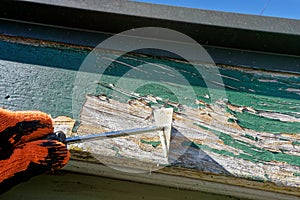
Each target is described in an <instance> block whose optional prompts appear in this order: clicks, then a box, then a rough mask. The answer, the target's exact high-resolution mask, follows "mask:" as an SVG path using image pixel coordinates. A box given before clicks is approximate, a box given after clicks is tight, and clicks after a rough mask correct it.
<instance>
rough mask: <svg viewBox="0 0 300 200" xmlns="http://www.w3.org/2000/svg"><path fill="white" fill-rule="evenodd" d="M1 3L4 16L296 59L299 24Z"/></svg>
mask: <svg viewBox="0 0 300 200" xmlns="http://www.w3.org/2000/svg"><path fill="white" fill-rule="evenodd" d="M1 4H2V5H1V6H0V17H2V18H9V19H16V20H24V21H30V22H35V23H42V24H48V25H56V26H62V27H72V28H77V29H84V30H93V31H102V32H109V33H119V32H121V31H125V30H129V29H132V28H138V27H145V26H158V27H165V28H170V29H173V30H177V31H180V32H182V33H185V34H187V35H189V36H190V37H192V38H194V39H195V40H197V41H198V42H199V43H200V44H202V45H211V46H220V47H225V48H235V49H244V50H252V51H263V52H271V53H280V54H292V55H300V49H299V46H300V40H299V38H300V21H298V20H291V19H281V18H271V17H259V16H252V15H241V14H233V13H224V12H216V11H206V10H197V9H189V8H179V7H172V6H163V5H153V4H146V3H137V2H128V1H124V0H118V1H108V0H101V1H97V0H88V1H80V0H71V1H58V0H56V1H50V0H30V1H5V3H3V2H2V3H1ZM20 11H21V12H20ZM168 39H170V38H168ZM171 39H172V38H171Z"/></svg>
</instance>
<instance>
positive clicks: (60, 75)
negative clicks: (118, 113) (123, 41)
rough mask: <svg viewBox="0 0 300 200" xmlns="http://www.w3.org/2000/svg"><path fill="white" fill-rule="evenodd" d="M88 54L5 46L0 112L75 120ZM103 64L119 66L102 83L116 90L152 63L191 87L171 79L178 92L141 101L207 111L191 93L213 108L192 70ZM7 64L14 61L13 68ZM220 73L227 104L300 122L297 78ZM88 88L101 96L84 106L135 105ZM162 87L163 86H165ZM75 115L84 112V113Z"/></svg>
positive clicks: (0, 46)
mask: <svg viewBox="0 0 300 200" xmlns="http://www.w3.org/2000/svg"><path fill="white" fill-rule="evenodd" d="M88 54H89V51H88V50H82V49H77V48H69V47H58V46H48V47H42V46H38V45H26V44H20V43H13V42H7V41H0V59H1V60H2V61H3V62H1V63H0V70H1V72H2V73H1V75H0V78H1V79H2V82H0V83H1V85H0V87H1V88H2V89H1V90H0V99H1V102H0V106H2V107H6V108H11V109H14V110H18V109H21V110H25V109H26V110H27V109H39V110H42V111H45V112H48V113H50V114H52V116H54V117H55V116H58V115H67V116H71V117H72V113H73V112H74V108H73V107H72V102H73V101H77V100H78V99H74V98H73V89H74V87H75V86H74V81H75V78H76V73H77V71H78V70H79V69H80V66H81V64H82V62H83V61H84V59H85V58H86V56H87V55H88ZM104 59H112V60H115V62H113V63H112V64H111V65H110V66H109V67H108V68H107V69H106V71H105V72H104V74H103V76H102V77H101V80H100V79H99V81H103V82H106V83H109V84H117V82H118V80H120V77H123V76H124V74H126V73H127V72H129V71H130V69H132V68H136V67H138V66H140V65H143V64H145V63H153V64H155V65H161V66H168V67H170V68H172V69H175V70H176V72H178V73H180V74H182V76H183V77H184V78H185V79H186V80H187V81H188V82H187V83H188V85H186V84H183V83H182V84H177V83H178V82H177V80H172V79H168V82H167V83H164V84H165V85H170V87H171V88H172V89H173V91H171V90H170V89H166V88H164V85H163V86H157V85H158V84H156V85H155V84H152V85H145V86H143V87H138V88H136V91H135V92H137V93H140V94H141V95H142V96H146V95H155V96H159V97H161V98H163V99H168V100H170V101H174V102H179V103H181V104H185V105H188V106H191V107H199V106H203V105H196V104H195V103H194V101H195V99H189V98H187V95H186V93H184V92H185V91H187V90H188V89H189V88H190V89H192V90H193V91H194V92H195V94H196V98H197V99H198V100H202V101H204V102H206V103H208V104H209V103H211V99H209V98H206V96H207V95H209V91H208V89H207V88H206V83H205V82H204V80H203V78H202V77H201V76H200V74H199V73H198V72H197V71H196V70H195V69H194V68H193V67H192V66H191V65H190V64H187V63H184V62H177V61H175V60H167V59H162V58H157V57H146V56H137V55H128V54H127V55H124V56H121V57H119V56H118V55H116V54H114V53H109V52H103V53H102V55H101V56H100V57H99V59H98V60H99V63H97V64H99V65H98V67H101V60H104ZM1 60H0V61H1ZM6 61H12V62H13V64H12V63H9V62H6ZM254 67H255V66H254ZM162 71H163V70H162ZM219 71H220V73H221V75H222V79H223V82H224V84H225V88H226V95H227V99H228V101H229V102H230V103H231V104H233V105H236V106H248V107H251V108H253V109H254V110H256V111H258V112H260V111H268V112H278V113H282V114H287V115H290V116H293V117H296V118H299V117H300V116H299V113H300V111H299V108H300V101H299V96H300V95H299V92H297V91H298V90H297V89H299V85H300V78H299V76H298V75H295V76H291V75H279V74H275V75H274V74H268V73H265V72H257V71H255V72H254V71H245V70H241V69H233V68H219ZM87 73H88V71H87ZM167 75H168V74H167ZM87 80H88V79H87ZM126 80H128V82H127V83H128V84H127V85H125V86H123V88H122V89H123V90H125V91H126V90H127V86H128V85H133V84H135V83H137V82H144V81H145V80H147V81H149V80H150V81H151V79H149V77H147V76H145V77H142V79H141V77H136V79H135V78H134V77H133V78H132V79H130V78H128V79H126ZM87 82H88V81H87ZM154 82H155V80H154ZM156 83H157V82H156ZM89 84H95V85H96V87H97V88H96V91H88V90H87V91H83V92H82V101H84V97H85V95H86V94H88V93H90V94H95V95H98V94H106V95H108V96H109V97H112V98H113V99H116V100H119V101H123V102H126V101H128V100H130V99H132V97H129V96H128V95H127V96H126V95H124V94H121V93H119V92H116V91H113V90H111V89H108V88H106V87H104V86H102V85H100V84H97V83H89ZM159 84H160V85H161V83H159ZM82 87H85V86H84V85H83V86H82ZM6 97H8V98H6ZM80 101H81V100H80ZM82 103H83V102H82ZM164 103H165V102H164V101H161V102H160V101H157V104H158V105H163V104H164ZM150 104H151V102H150ZM75 112H80V110H76V111H75ZM232 114H233V115H234V116H235V117H236V118H237V120H236V121H237V123H238V124H239V125H240V126H242V127H244V128H248V129H252V130H256V131H267V132H271V133H274V134H277V133H293V134H298V133H299V130H300V129H299V128H300V123H298V122H281V121H279V120H272V119H269V118H266V117H259V116H256V115H253V114H251V113H247V112H243V113H233V112H232Z"/></svg>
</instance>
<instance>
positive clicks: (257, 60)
mask: <svg viewBox="0 0 300 200" xmlns="http://www.w3.org/2000/svg"><path fill="white" fill-rule="evenodd" d="M0 27H1V29H0V34H3V35H9V36H16V37H23V38H33V39H37V40H45V41H52V42H59V43H64V44H67V45H68V44H71V45H78V46H84V47H88V48H94V47H95V46H97V45H98V44H99V43H101V42H102V41H103V40H105V39H107V38H108V37H110V36H112V34H108V33H102V32H92V31H86V30H85V31H84V30H74V29H71V28H65V27H53V26H49V25H42V24H33V23H28V22H22V21H15V20H10V19H0ZM49 45H50V43H49ZM203 47H204V48H205V49H206V50H207V52H208V53H209V54H210V56H211V57H212V59H213V60H214V62H215V63H216V64H225V65H233V66H242V67H250V68H260V69H265V70H272V71H284V72H292V73H300V67H299V65H300V64H299V63H300V57H299V56H290V55H283V54H272V53H268V52H254V51H247V50H240V49H228V48H224V47H220V46H218V47H217V46H209V45H203ZM87 51H88V49H87ZM143 53H147V54H148V55H149V54H151V55H158V56H163V57H171V58H174V57H175V58H177V59H178V57H176V55H175V54H166V52H159V51H151V52H150V51H147V52H143ZM162 53H164V54H163V55H162ZM179 59H181V58H179ZM195 60H198V59H197V58H195Z"/></svg>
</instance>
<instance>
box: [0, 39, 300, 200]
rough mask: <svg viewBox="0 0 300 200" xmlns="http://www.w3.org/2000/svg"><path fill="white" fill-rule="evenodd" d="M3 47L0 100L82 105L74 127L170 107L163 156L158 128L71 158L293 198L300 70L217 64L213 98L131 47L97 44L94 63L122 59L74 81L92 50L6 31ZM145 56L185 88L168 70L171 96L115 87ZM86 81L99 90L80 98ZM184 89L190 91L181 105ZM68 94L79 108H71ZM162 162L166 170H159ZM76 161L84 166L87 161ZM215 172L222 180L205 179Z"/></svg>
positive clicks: (98, 127)
mask: <svg viewBox="0 0 300 200" xmlns="http://www.w3.org/2000/svg"><path fill="white" fill-rule="evenodd" d="M0 47H1V49H4V50H5V51H3V53H2V54H1V60H0V69H1V72H2V73H1V74H0V77H1V79H0V87H2V90H0V95H1V98H2V101H1V106H2V107H5V108H9V109H14V110H24V109H39V110H42V111H45V112H48V113H50V114H52V116H53V117H56V116H59V115H66V116H70V117H73V114H74V117H73V118H76V117H77V114H78V113H80V111H81V115H80V118H76V119H77V120H80V122H81V125H80V127H79V129H78V134H82V135H83V134H88V133H93V132H102V131H106V130H115V129H123V128H133V127H132V126H134V127H141V126H148V125H151V124H152V123H153V119H152V118H151V112H152V109H154V108H156V107H162V106H167V107H168V106H171V107H173V108H174V109H175V113H174V115H173V131H172V135H173V139H172V141H173V143H172V145H171V150H172V151H171V154H170V159H169V160H167V161H168V162H166V160H165V159H164V158H163V157H161V147H160V145H159V140H158V138H157V137H156V136H155V134H153V135H142V136H141V137H129V138H120V139H116V140H114V141H113V142H109V141H102V143H101V145H99V144H96V145H94V146H93V145H89V146H84V145H79V146H77V147H76V146H72V147H71V149H72V156H73V159H77V160H81V161H85V162H87V163H89V162H92V163H96V164H97V165H99V166H102V165H100V163H102V162H104V161H105V162H104V163H106V164H107V163H108V164H109V165H108V166H112V165H113V166H114V167H115V166H117V167H120V166H121V167H124V162H125V164H126V165H127V166H126V167H127V168H135V169H136V168H138V169H143V170H148V171H153V173H155V172H156V171H155V170H156V169H157V168H159V170H158V171H157V172H158V173H161V174H167V175H168V177H173V176H175V177H178V176H180V177H187V179H183V178H182V179H180V180H186V182H187V180H190V179H193V180H194V179H196V180H203V179H205V180H208V181H212V182H222V183H225V184H231V185H238V186H242V187H250V188H255V189H261V188H262V189H263V190H267V191H273V192H280V193H285V194H292V195H295V196H297V195H298V196H299V185H300V183H299V181H300V175H299V171H300V170H299V166H300V163H299V162H300V161H299V148H300V145H299V127H300V122H299V105H300V104H299V84H300V77H299V74H296V73H295V74H292V73H286V72H275V71H265V70H262V69H258V67H259V66H253V68H249V67H248V68H245V67H241V66H228V65H218V69H219V71H220V75H221V77H222V79H223V83H224V87H225V91H226V98H224V99H221V101H218V102H217V103H212V102H211V100H210V94H209V91H208V90H207V88H206V87H205V83H204V82H203V80H202V79H201V77H199V76H198V74H195V73H194V71H193V69H191V68H190V65H189V64H188V63H186V62H183V61H179V60H173V59H164V58H157V57H147V56H142V55H137V54H127V55H123V56H121V57H120V58H119V56H120V54H118V53H117V52H108V51H102V52H101V53H102V54H101V57H100V60H101V59H102V60H104V59H108V60H113V59H115V58H118V60H117V62H115V63H114V64H113V65H112V66H110V67H109V68H108V70H107V72H106V73H105V74H104V75H103V76H102V78H101V80H99V81H97V82H95V81H94V80H93V79H89V76H87V79H86V80H88V81H87V82H83V83H82V84H81V85H80V84H79V85H78V84H75V83H78V82H76V80H77V78H78V76H77V75H78V73H77V70H78V69H79V68H80V65H81V63H82V61H83V60H84V58H85V57H86V56H87V55H88V53H89V50H90V49H88V48H83V47H76V46H68V45H62V44H56V43H50V42H41V41H31V40H24V39H22V38H21V39H20V38H17V39H16V38H14V39H12V38H4V39H3V38H2V40H1V41H0ZM266 62H267V61H266ZM143 63H154V65H156V66H160V67H161V66H163V65H167V66H171V67H173V68H175V69H176V70H177V71H178V72H180V73H182V74H184V76H185V77H186V79H187V80H188V81H189V83H190V86H187V85H178V84H177V82H176V80H174V81H172V79H170V77H168V78H169V79H168V82H167V84H168V85H172V87H173V88H177V89H176V91H179V92H178V93H176V95H174V93H172V91H169V90H167V89H164V88H163V87H157V86H156V85H154V86H153V85H152V86H151V85H150V86H143V87H139V88H137V90H136V91H135V93H134V94H133V93H131V92H132V91H129V90H128V87H129V86H132V85H134V84H135V83H137V82H144V81H145V80H147V79H142V78H136V79H129V78H128V79H123V80H124V81H125V82H126V83H127V86H128V87H120V86H118V85H117V84H116V83H117V81H118V80H119V79H120V77H122V75H123V74H124V73H125V72H127V71H128V70H129V69H132V68H135V67H136V66H138V65H140V64H143ZM196 64H197V65H199V66H204V67H206V68H207V66H206V65H205V64H203V63H196ZM87 75H91V77H92V76H93V73H87ZM166 76H168V74H167V75H166ZM86 84H89V85H92V86H93V87H94V88H96V90H84V91H82V92H81V93H80V95H79V96H80V98H79V97H78V99H77V96H75V97H74V92H76V91H77V90H76V88H87V87H86ZM188 87H191V88H192V89H193V90H194V91H195V93H196V98H195V99H188V101H186V103H185V101H183V102H184V103H182V102H179V101H178V99H180V98H181V97H184V94H185V93H184V92H183V91H185V90H186V89H187V88H188ZM74 88H75V89H74ZM80 91H81V90H80ZM180 92H181V93H180ZM87 94H92V95H88V96H87ZM74 101H75V102H76V101H78V102H79V103H78V104H76V105H80V106H77V107H76V106H75V107H74V106H73V105H74ZM83 103H84V104H83ZM83 105H84V106H83ZM82 106H83V107H82ZM96 147H97V149H96ZM99 152H101V153H99ZM137 152H138V153H137ZM149 155H151V156H150V157H149ZM95 156H96V157H98V158H97V159H95ZM99 156H100V158H99ZM179 156H180V157H179ZM129 157H130V159H128V158H129ZM149 158H151V159H149ZM103 159H105V160H103ZM157 164H159V166H158V167H157ZM165 165H167V166H168V167H165V168H161V167H163V166H165ZM75 168H76V169H77V170H78V171H82V172H84V171H85V168H84V165H78V166H77V167H75ZM72 169H73V170H74V168H72ZM149 169H150V170H149ZM211 174H213V175H214V176H213V177H215V176H217V177H218V178H210V177H211ZM98 175H99V174H98ZM111 175H112V173H111V174H110V176H111ZM142 179H143V178H141V179H139V181H142ZM170 179H171V178H170ZM144 181H147V178H145V179H144ZM248 181H249V182H248ZM154 183H156V184H159V181H156V182H155V181H154ZM170 184H171V183H170ZM183 185H184V184H181V187H183ZM172 186H174V185H172ZM191 188H192V189H195V187H191ZM196 188H197V187H196ZM186 189H187V188H186ZM198 189H199V190H201V188H198ZM229 191H230V190H229ZM231 191H233V190H231ZM216 192H218V191H216ZM227 194H228V193H227Z"/></svg>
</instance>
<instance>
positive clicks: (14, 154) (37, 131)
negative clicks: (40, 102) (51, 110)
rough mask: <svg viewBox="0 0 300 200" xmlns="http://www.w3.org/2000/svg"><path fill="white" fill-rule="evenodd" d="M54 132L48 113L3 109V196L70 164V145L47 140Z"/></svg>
mask: <svg viewBox="0 0 300 200" xmlns="http://www.w3.org/2000/svg"><path fill="white" fill-rule="evenodd" d="M52 133H53V125H52V120H51V118H50V116H48V115H47V114H45V113H42V112H39V111H19V112H12V111H8V110H4V109H0V194H1V193H3V192H5V191H7V190H9V189H10V188H12V187H13V186H14V185H16V184H18V183H20V182H23V181H27V180H28V179H29V178H31V177H33V176H36V175H39V174H42V173H44V172H46V171H49V170H52V171H53V170H57V169H60V168H62V167H63V166H65V165H66V164H67V162H68V161H69V158H70V153H69V151H68V150H67V147H66V145H65V144H63V143H61V142H59V141H57V140H47V139H43V138H45V137H46V136H47V135H50V134H52Z"/></svg>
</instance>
